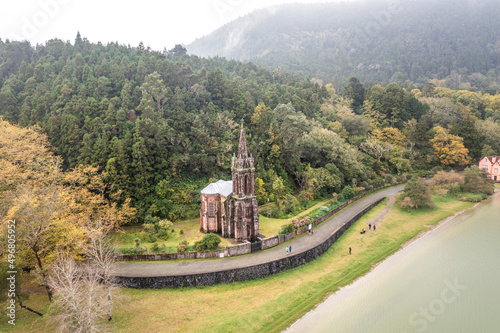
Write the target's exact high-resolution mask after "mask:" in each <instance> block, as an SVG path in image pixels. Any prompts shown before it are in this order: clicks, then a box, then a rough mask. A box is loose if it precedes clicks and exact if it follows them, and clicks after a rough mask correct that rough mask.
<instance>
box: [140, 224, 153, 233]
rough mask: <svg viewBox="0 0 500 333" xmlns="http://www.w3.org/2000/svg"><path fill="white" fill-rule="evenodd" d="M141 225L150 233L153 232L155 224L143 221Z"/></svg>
mask: <svg viewBox="0 0 500 333" xmlns="http://www.w3.org/2000/svg"><path fill="white" fill-rule="evenodd" d="M142 226H143V227H144V231H145V232H148V233H150V234H153V233H154V232H155V225H154V224H152V223H144V224H143V225H142Z"/></svg>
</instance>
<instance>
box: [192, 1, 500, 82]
mask: <svg viewBox="0 0 500 333" xmlns="http://www.w3.org/2000/svg"><path fill="white" fill-rule="evenodd" d="M187 49H188V52H189V53H191V54H196V55H199V56H211V57H213V56H223V57H227V58H232V59H237V60H245V61H252V62H254V63H255V64H257V65H261V66H264V67H266V68H268V69H272V70H274V69H276V68H278V67H281V70H282V71H289V72H293V73H295V74H298V75H301V76H304V77H310V78H319V79H322V80H326V81H333V82H335V83H345V82H346V81H347V78H349V77H351V76H357V77H358V78H360V80H361V81H363V82H365V83H376V82H399V83H405V82H408V81H410V82H413V83H424V82H427V81H428V80H429V79H445V78H446V79H447V85H448V86H449V87H451V88H459V87H462V88H464V85H465V88H467V85H468V83H470V84H471V85H472V86H473V87H474V86H476V87H478V88H479V89H487V88H489V89H490V90H498V87H499V86H498V82H499V79H498V75H499V65H500V3H499V2H498V1H497V0H453V1H452V0H441V1H429V0H420V1H413V0H411V1H404V0H402V1H401V2H398V1H389V2H387V1H369V2H363V1H360V2H349V3H331V4H315V5H305V4H290V5H281V6H276V7H271V8H269V9H264V10H259V11H256V12H254V13H252V14H250V15H247V16H245V17H243V18H240V19H238V20H236V21H233V22H231V23H229V24H227V25H225V26H224V27H222V28H220V29H219V30H217V31H215V32H213V33H212V34H210V35H208V36H206V37H204V38H201V39H198V40H196V41H195V42H194V43H192V44H190V45H188V46H187Z"/></svg>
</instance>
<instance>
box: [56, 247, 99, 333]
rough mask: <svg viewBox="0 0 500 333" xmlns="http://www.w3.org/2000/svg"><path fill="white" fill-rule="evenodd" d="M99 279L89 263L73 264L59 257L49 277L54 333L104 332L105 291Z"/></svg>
mask: <svg viewBox="0 0 500 333" xmlns="http://www.w3.org/2000/svg"><path fill="white" fill-rule="evenodd" d="M101 279H102V274H101V272H100V269H99V268H98V267H97V265H95V264H94V263H93V262H90V261H87V262H84V263H77V262H76V261H75V260H74V259H73V258H72V257H71V256H70V255H68V254H59V256H58V258H57V260H56V262H55V263H54V265H53V267H52V272H51V275H50V277H49V284H50V286H51V288H52V289H53V290H54V300H53V306H54V307H55V308H56V309H57V313H58V314H57V315H56V316H55V317H54V320H55V323H56V325H57V331H58V332H72V333H73V332H77V333H78V332H102V331H106V329H107V327H106V325H105V322H106V317H107V316H108V307H107V306H106V304H108V289H107V288H106V286H105V285H104V284H102V283H101Z"/></svg>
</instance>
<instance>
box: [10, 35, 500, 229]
mask: <svg viewBox="0 0 500 333" xmlns="http://www.w3.org/2000/svg"><path fill="white" fill-rule="evenodd" d="M436 83H437V84H439V82H436ZM342 90H343V91H345V92H344V93H343V95H340V94H338V93H337V92H336V90H335V89H334V87H333V86H332V85H331V84H328V85H319V84H317V83H312V81H311V80H303V79H297V78H294V77H292V76H290V75H287V74H285V73H276V72H270V71H267V70H265V69H261V68H259V67H257V66H256V65H254V64H252V63H241V62H237V61H233V60H231V61H228V60H225V59H222V58H210V59H203V58H199V57H197V56H189V55H187V54H186V49H184V48H183V47H181V46H176V47H175V48H174V49H172V50H169V51H164V52H157V51H153V50H150V49H149V48H145V47H144V46H143V45H142V44H141V45H139V46H138V47H130V46H124V45H119V44H117V43H110V44H108V45H102V44H101V43H97V44H93V43H90V42H89V41H88V40H86V39H85V38H81V36H80V35H78V36H77V38H76V40H75V41H74V43H73V42H72V43H70V42H64V41H61V40H57V39H54V40H51V41H49V42H47V43H46V44H45V45H37V46H36V47H33V46H31V45H30V44H29V43H28V42H13V41H1V40H0V115H1V116H2V118H3V119H4V120H7V121H9V122H11V123H13V124H19V125H20V126H23V127H31V126H35V125H37V126H39V128H40V129H41V131H43V132H44V133H47V135H48V137H49V140H50V142H51V145H52V146H53V149H54V150H55V152H56V153H57V154H58V155H60V156H62V158H63V160H64V168H65V169H71V168H74V167H76V166H78V165H80V164H83V165H93V166H97V167H99V169H100V170H101V171H105V172H106V178H105V181H106V182H107V183H108V184H109V188H108V190H109V192H110V193H109V194H112V193H114V192H118V191H123V193H124V194H125V196H122V197H130V198H131V199H132V204H133V206H134V207H135V208H137V211H138V214H137V216H138V219H139V221H138V222H142V221H143V220H148V219H154V218H169V219H171V220H174V221H175V220H177V219H180V218H184V217H186V214H187V212H189V211H196V208H197V207H199V206H198V205H199V191H200V190H201V189H202V188H203V187H204V186H206V185H207V183H208V182H209V180H210V179H217V178H224V179H229V177H230V161H231V156H232V155H233V153H234V152H236V151H237V144H238V136H239V127H240V124H241V119H243V122H244V124H245V128H246V133H247V142H248V145H249V150H250V152H251V153H252V154H253V156H254V158H255V162H256V177H257V179H256V194H257V197H258V199H259V201H260V202H264V201H266V200H267V198H268V197H270V198H271V199H272V200H276V199H279V200H281V201H282V202H284V203H286V204H284V205H280V206H279V208H277V209H278V210H281V211H283V210H286V209H288V208H287V207H292V206H293V205H294V204H295V203H297V202H298V201H302V202H303V201H307V200H311V199H313V198H319V197H325V196H331V194H332V193H341V192H342V190H343V189H344V188H345V187H346V186H347V187H348V188H350V189H351V191H352V190H354V191H356V190H359V189H360V188H362V187H364V188H367V187H369V186H374V185H377V184H380V183H381V182H382V181H383V180H388V179H391V178H392V176H390V174H393V175H397V176H398V177H404V176H406V175H407V174H409V173H411V172H413V171H418V170H428V169H430V168H432V167H434V166H449V167H459V168H460V167H463V166H464V165H466V164H467V163H469V162H475V160H477V159H478V158H480V157H481V155H482V154H500V126H499V125H498V124H497V122H496V121H497V120H499V119H500V95H490V94H485V93H476V92H471V91H465V90H463V91H454V90H450V89H447V88H442V87H436V85H434V84H432V83H428V84H426V85H422V86H419V87H417V86H415V87H410V88H408V89H405V88H402V87H401V86H399V85H397V84H389V85H374V86H372V87H368V86H366V87H365V86H363V85H362V84H361V83H360V81H359V80H358V79H356V78H351V80H350V81H349V82H348V84H347V85H346V87H345V88H343V89H342ZM440 149H441V150H440ZM296 193H299V195H298V197H297V198H296V197H294V196H293V195H292V194H296ZM297 200H298V201H297ZM278 213H279V212H278ZM277 215H279V214H277Z"/></svg>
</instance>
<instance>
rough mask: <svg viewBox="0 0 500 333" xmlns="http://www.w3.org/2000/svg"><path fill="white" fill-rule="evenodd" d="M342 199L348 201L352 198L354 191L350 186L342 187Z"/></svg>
mask: <svg viewBox="0 0 500 333" xmlns="http://www.w3.org/2000/svg"><path fill="white" fill-rule="evenodd" d="M342 197H343V198H344V199H346V200H349V199H351V198H352V197H354V191H353V189H352V187H351V186H350V185H347V186H346V187H344V189H343V190H342Z"/></svg>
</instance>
